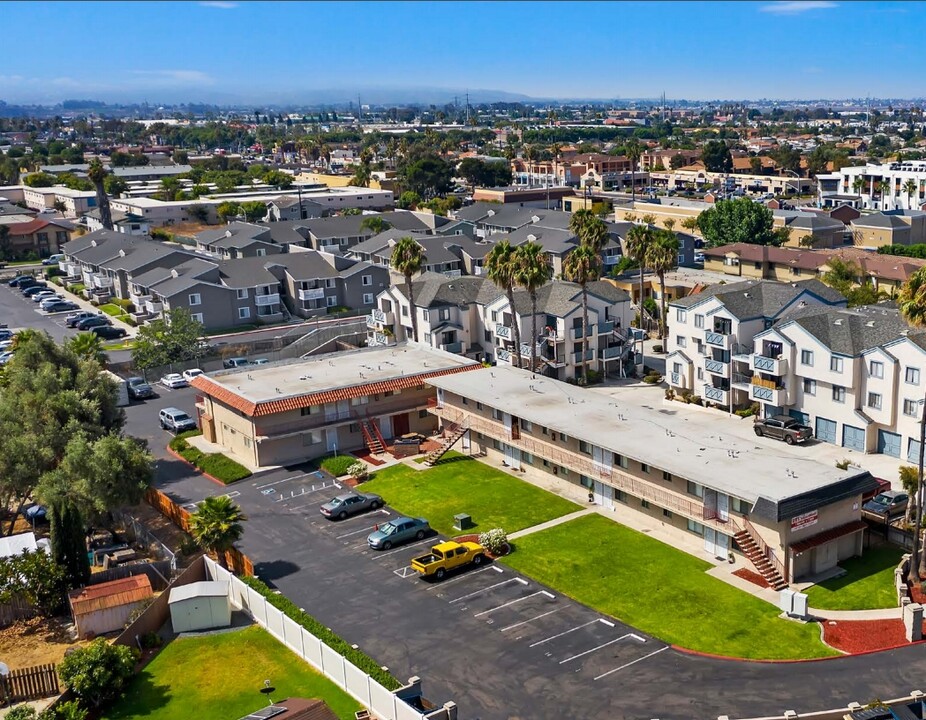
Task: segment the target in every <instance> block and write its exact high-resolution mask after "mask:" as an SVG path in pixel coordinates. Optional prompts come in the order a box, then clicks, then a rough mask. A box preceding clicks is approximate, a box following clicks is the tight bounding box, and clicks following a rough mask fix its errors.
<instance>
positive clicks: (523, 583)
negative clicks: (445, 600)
mask: <svg viewBox="0 0 926 720" xmlns="http://www.w3.org/2000/svg"><path fill="white" fill-rule="evenodd" d="M471 574H472V573H471ZM510 582H519V583H521V584H522V585H527V580H523V579H521V578H517V577H516V578H508V579H507V580H502V581H501V582H498V583H495V584H494V585H489V587H487V588H482V590H477V591H476V592H471V593H467V594H466V595H464V596H462V597H458V598H457V599H456V600H450V604H451V605H453V604H454V603H458V602H460V600H466V599H467V598H471V597H475V596H476V595H481V594H482V593H484V592H489V590H494V589H495V588H497V587H501V586H502V585H507V584H508V583H510Z"/></svg>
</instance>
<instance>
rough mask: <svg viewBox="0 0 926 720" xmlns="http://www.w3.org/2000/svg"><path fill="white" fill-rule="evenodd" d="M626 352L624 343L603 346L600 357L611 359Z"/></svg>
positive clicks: (599, 352) (599, 353)
mask: <svg viewBox="0 0 926 720" xmlns="http://www.w3.org/2000/svg"><path fill="white" fill-rule="evenodd" d="M623 352H624V347H623V346H622V345H615V346H613V347H606V348H602V349H601V350H599V351H598V357H600V358H601V359H603V360H611V359H613V358H619V357H620V356H621V355H622V354H623Z"/></svg>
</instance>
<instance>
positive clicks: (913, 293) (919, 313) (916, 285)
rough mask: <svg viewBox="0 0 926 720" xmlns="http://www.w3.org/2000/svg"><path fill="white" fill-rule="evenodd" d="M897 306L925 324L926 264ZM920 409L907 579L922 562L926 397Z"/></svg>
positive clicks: (907, 316) (917, 571) (916, 577)
mask: <svg viewBox="0 0 926 720" xmlns="http://www.w3.org/2000/svg"><path fill="white" fill-rule="evenodd" d="M897 307H898V308H899V310H900V315H901V317H903V319H904V320H906V321H907V322H908V323H910V324H911V325H913V326H914V327H917V328H922V327H924V326H926V268H920V269H919V270H917V271H916V272H915V273H913V274H912V275H911V276H910V278H909V279H908V280H907V282H905V283H904V284H903V286H902V287H901V288H900V292H899V293H898V294H897ZM922 403H923V413H922V417H921V418H920V447H919V453H918V458H917V473H916V477H917V482H918V489H917V493H916V507H917V513H916V522H915V528H916V529H915V531H914V533H913V553H912V555H911V556H910V568H909V571H908V576H907V579H908V581H909V582H911V583H916V584H917V585H918V584H919V582H920V578H919V576H920V567H919V566H920V565H921V563H922V558H921V555H922V554H923V553H922V547H921V539H920V531H921V529H922V525H923V495H924V492H923V486H924V484H926V483H924V482H923V452H924V450H926V397H924V398H923V400H922Z"/></svg>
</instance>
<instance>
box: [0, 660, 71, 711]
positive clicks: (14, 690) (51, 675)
mask: <svg viewBox="0 0 926 720" xmlns="http://www.w3.org/2000/svg"><path fill="white" fill-rule="evenodd" d="M60 692H61V690H60V689H59V687H58V673H57V672H55V666H54V665H35V666H34V667H29V668H22V669H20V670H11V671H10V674H9V675H7V676H6V677H0V698H2V699H3V701H4V703H5V704H7V705H11V704H13V703H17V702H22V701H24V700H39V699H41V698H45V697H49V696H51V695H57V694H59V693H60Z"/></svg>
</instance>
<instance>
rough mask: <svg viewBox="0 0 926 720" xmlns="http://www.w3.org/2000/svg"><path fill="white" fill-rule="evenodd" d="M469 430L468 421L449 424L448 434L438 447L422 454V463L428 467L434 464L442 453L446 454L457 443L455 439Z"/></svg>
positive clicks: (442, 455)
mask: <svg viewBox="0 0 926 720" xmlns="http://www.w3.org/2000/svg"><path fill="white" fill-rule="evenodd" d="M468 430H469V423H468V422H463V423H462V424H460V425H451V426H450V435H448V436H447V437H446V438H444V440H443V442H441V445H440V447H439V448H436V449H434V450H432V451H431V452H429V453H428V454H427V455H425V456H424V464H425V465H428V466H429V467H430V466H432V465H434V464H435V463H436V462H437V461H438V460H440V459H441V458H442V457H444V455H446V454H447V451H448V450H450V448H452V447H453V446H454V445H456V444H457V441H458V440H459V439H460V438H461V437H463V436H464V435H465V434H466V433H467V431H468Z"/></svg>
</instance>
